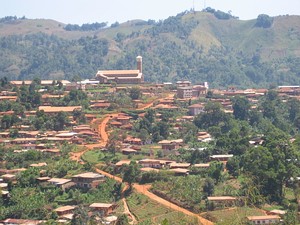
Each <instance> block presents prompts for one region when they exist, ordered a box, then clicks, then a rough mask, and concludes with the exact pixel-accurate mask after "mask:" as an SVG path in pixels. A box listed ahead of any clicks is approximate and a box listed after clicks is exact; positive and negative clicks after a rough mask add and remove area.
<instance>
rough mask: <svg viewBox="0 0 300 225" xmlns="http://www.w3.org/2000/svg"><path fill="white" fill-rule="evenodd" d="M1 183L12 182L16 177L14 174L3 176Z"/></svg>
mask: <svg viewBox="0 0 300 225" xmlns="http://www.w3.org/2000/svg"><path fill="white" fill-rule="evenodd" d="M1 177H2V179H3V181H5V182H14V181H16V180H17V177H16V175H15V174H4V175H2V176H1Z"/></svg>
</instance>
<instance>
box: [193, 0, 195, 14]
mask: <svg viewBox="0 0 300 225" xmlns="http://www.w3.org/2000/svg"><path fill="white" fill-rule="evenodd" d="M193 12H195V0H193Z"/></svg>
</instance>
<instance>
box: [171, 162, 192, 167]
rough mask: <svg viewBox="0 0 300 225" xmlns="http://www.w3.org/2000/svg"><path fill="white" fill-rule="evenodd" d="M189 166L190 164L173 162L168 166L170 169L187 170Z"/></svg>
mask: <svg viewBox="0 0 300 225" xmlns="http://www.w3.org/2000/svg"><path fill="white" fill-rule="evenodd" d="M190 165H191V164H190V163H176V162H173V163H171V164H170V168H188V167H189V166H190Z"/></svg>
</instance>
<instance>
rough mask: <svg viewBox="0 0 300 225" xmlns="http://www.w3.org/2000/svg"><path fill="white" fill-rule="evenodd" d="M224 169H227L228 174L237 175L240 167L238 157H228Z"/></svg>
mask: <svg viewBox="0 0 300 225" xmlns="http://www.w3.org/2000/svg"><path fill="white" fill-rule="evenodd" d="M226 169H227V170H228V173H229V174H230V175H232V176H234V177H237V176H238V175H239V169H240V160H239V158H238V157H236V156H233V157H232V158H230V159H229V160H228V161H227V163H226Z"/></svg>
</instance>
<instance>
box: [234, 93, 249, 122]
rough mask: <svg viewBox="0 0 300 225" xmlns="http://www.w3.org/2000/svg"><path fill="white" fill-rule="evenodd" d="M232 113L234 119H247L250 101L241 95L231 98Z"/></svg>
mask: <svg viewBox="0 0 300 225" xmlns="http://www.w3.org/2000/svg"><path fill="white" fill-rule="evenodd" d="M232 101H233V105H232V108H233V115H234V117H235V118H236V119H239V120H247V119H248V118H249V110H250V107H251V105H250V102H249V100H248V99H246V98H243V97H235V98H233V100H232Z"/></svg>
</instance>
